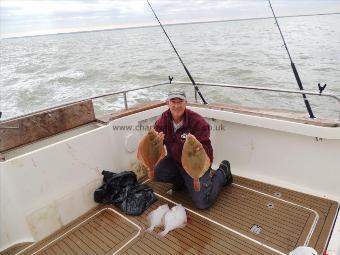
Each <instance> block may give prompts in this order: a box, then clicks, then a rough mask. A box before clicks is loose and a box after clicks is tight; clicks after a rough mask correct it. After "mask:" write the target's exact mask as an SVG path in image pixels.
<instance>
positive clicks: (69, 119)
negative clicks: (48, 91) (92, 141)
mask: <svg viewBox="0 0 340 255" xmlns="http://www.w3.org/2000/svg"><path fill="white" fill-rule="evenodd" d="M94 120H95V114H94V110H93V104H92V100H87V101H83V102H79V103H76V104H71V105H67V106H64V107H60V108H56V109H52V110H48V111H44V112H39V113H36V114H33V115H28V116H24V117H21V118H19V119H12V120H9V121H3V122H0V152H4V151H7V150H9V149H12V148H15V147H18V146H21V145H25V144H28V143H31V142H34V141H37V140H39V139H42V138H46V137H49V136H52V135H55V134H58V133H60V132H63V131H66V130H69V129H72V128H75V127H78V126H81V125H84V124H87V123H90V122H92V121H94Z"/></svg>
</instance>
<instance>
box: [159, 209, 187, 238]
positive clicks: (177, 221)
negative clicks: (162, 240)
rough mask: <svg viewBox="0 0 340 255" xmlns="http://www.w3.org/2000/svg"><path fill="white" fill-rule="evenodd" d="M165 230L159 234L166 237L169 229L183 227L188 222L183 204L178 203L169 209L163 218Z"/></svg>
mask: <svg viewBox="0 0 340 255" xmlns="http://www.w3.org/2000/svg"><path fill="white" fill-rule="evenodd" d="M163 224H164V230H163V231H162V232H160V233H159V234H158V236H160V237H164V236H165V235H166V234H167V233H169V231H171V230H174V229H176V228H183V227H185V225H186V224H187V214H186V212H185V208H184V207H183V206H182V205H176V206H174V207H172V208H171V210H169V211H168V212H167V213H166V214H165V215H164V218H163Z"/></svg>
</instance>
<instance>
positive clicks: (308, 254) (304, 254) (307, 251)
mask: <svg viewBox="0 0 340 255" xmlns="http://www.w3.org/2000/svg"><path fill="white" fill-rule="evenodd" d="M289 255H318V253H317V251H316V250H314V249H313V248H311V247H307V246H299V247H297V248H296V249H295V250H293V251H291V252H290V253H289Z"/></svg>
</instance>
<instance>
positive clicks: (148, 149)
mask: <svg viewBox="0 0 340 255" xmlns="http://www.w3.org/2000/svg"><path fill="white" fill-rule="evenodd" d="M164 156H165V149H164V145H163V142H162V140H161V139H160V137H159V135H158V132H156V131H155V130H154V129H153V128H152V129H150V130H149V131H148V133H147V134H146V135H145V136H144V137H143V138H142V140H141V141H140V142H139V145H138V152H137V158H138V160H140V161H141V162H142V163H143V164H144V165H145V166H146V167H147V168H148V169H149V178H150V179H151V180H152V179H154V175H155V174H154V171H155V165H156V164H157V163H158V161H159V160H161V159H162V158H163V157H164Z"/></svg>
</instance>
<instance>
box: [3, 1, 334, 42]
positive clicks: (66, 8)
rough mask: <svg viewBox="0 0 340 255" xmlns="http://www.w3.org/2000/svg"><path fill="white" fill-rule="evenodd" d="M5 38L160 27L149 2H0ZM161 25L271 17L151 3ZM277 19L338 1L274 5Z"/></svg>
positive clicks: (202, 5)
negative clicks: (146, 26)
mask: <svg viewBox="0 0 340 255" xmlns="http://www.w3.org/2000/svg"><path fill="white" fill-rule="evenodd" d="M0 1H1V2H0V3H1V12H0V24H1V37H3V38H4V37H13V36H25V35H37V34H49V33H60V32H74V31H88V30H99V29H110V28H121V27H131V26H145V25H156V24H157V21H156V20H155V19H154V17H153V14H152V12H151V11H150V9H149V7H148V5H147V3H146V0H145V1H144V0H111V1H109V0H34V1H30V0H0ZM150 2H151V4H152V5H153V8H154V9H155V11H156V13H157V14H158V16H159V18H160V19H161V21H162V22H163V23H164V24H166V23H182V22H197V21H213V20H225V19H238V18H252V17H268V16H271V12H270V9H269V7H268V6H269V5H268V2H267V0H150ZM272 5H273V7H274V10H275V11H276V14H277V15H281V16H284V15H299V14H316V13H330V12H331V13H334V12H340V0H272Z"/></svg>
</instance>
